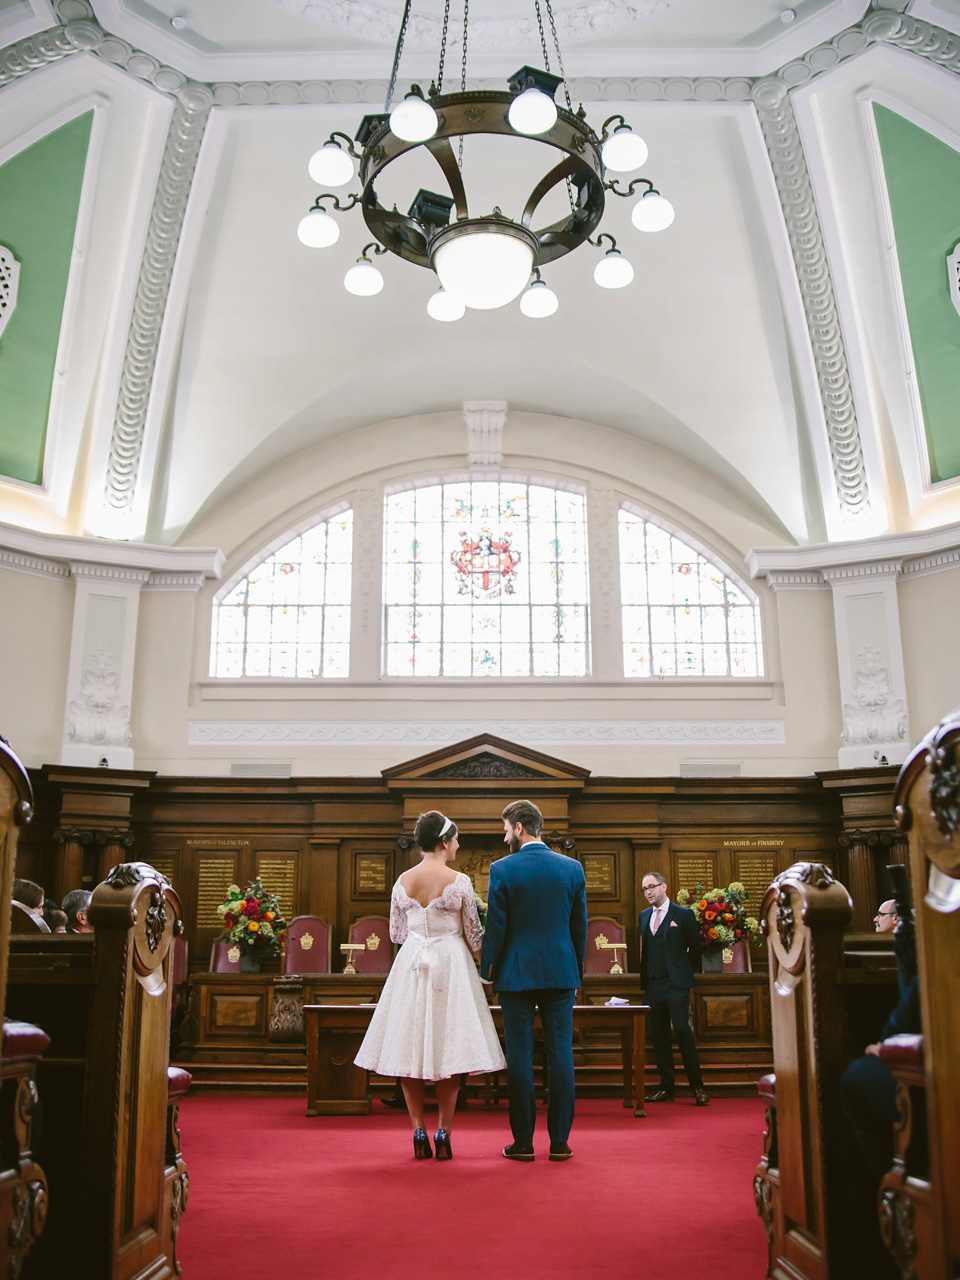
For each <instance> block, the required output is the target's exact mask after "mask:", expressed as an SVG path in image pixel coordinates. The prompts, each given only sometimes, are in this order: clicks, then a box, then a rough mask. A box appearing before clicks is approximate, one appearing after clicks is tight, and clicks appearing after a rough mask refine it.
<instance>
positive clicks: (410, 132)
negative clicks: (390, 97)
mask: <svg viewBox="0 0 960 1280" xmlns="http://www.w3.org/2000/svg"><path fill="white" fill-rule="evenodd" d="M437 123H438V121H437V113H436V112H435V111H434V109H433V107H431V105H430V103H429V102H426V101H425V100H424V99H423V98H422V97H421V95H420V94H419V93H415V92H414V91H413V90H412V89H411V91H410V92H409V93H408V94H407V96H406V97H405V98H404V100H403V101H402V102H398V103H397V105H396V106H395V107H394V108H393V110H392V111H391V112H390V131H391V132H392V133H393V134H394V136H395V137H397V138H400V139H401V141H403V142H426V140H427V138H432V137H433V135H434V134H435V133H436V132H437Z"/></svg>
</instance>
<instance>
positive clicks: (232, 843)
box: [187, 839, 250, 849]
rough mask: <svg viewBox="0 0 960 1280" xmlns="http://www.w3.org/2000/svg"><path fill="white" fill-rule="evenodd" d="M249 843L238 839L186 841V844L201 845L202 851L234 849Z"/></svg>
mask: <svg viewBox="0 0 960 1280" xmlns="http://www.w3.org/2000/svg"><path fill="white" fill-rule="evenodd" d="M249 843H250V841H249V840H239V839H238V840H213V839H210V840H188V841H187V844H199V845H202V846H203V847H204V849H213V848H218V849H219V848H222V847H223V846H226V847H227V848H228V849H235V848H236V847H237V845H240V844H249Z"/></svg>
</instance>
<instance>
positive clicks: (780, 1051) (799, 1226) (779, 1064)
mask: <svg viewBox="0 0 960 1280" xmlns="http://www.w3.org/2000/svg"><path fill="white" fill-rule="evenodd" d="M852 916H853V904H852V902H851V899H850V895H849V894H848V892H847V890H846V889H845V888H844V886H843V885H842V884H840V883H839V881H837V880H836V879H835V878H834V876H833V873H832V872H831V871H830V869H829V868H828V867H826V866H824V865H822V864H820V863H796V864H795V865H794V866H792V867H790V868H788V870H787V871H785V872H783V873H782V874H781V875H779V876H777V877H776V879H775V880H774V881H773V883H772V884H771V886H770V888H769V889H768V890H767V893H766V895H765V897H764V900H763V906H762V910H761V929H762V931H763V933H764V935H765V937H766V938H767V941H768V943H769V949H768V964H769V976H770V1000H771V1017H772V1026H773V1054H774V1064H775V1080H772V1079H770V1078H769V1077H766V1078H765V1079H764V1081H762V1082H761V1087H760V1092H761V1096H762V1097H763V1098H764V1101H765V1102H766V1105H767V1132H766V1135H765V1139H764V1154H763V1157H762V1159H761V1161H760V1163H759V1165H758V1166H757V1169H756V1172H755V1175H754V1200H755V1203H756V1206H757V1211H758V1213H759V1215H760V1218H761V1221H762V1222H763V1224H764V1227H765V1229H766V1232H767V1240H768V1251H769V1260H768V1268H767V1276H768V1277H769V1278H770V1280H788V1278H789V1280H860V1277H863V1280H868V1278H869V1280H875V1278H876V1277H882V1276H884V1275H887V1274H892V1273H891V1271H890V1263H889V1259H888V1258H887V1257H886V1255H885V1254H884V1252H883V1250H882V1246H881V1243H880V1238H879V1233H878V1231H877V1228H876V1225H875V1224H876V1218H875V1205H874V1203H873V1198H872V1192H871V1190H870V1187H869V1184H868V1183H866V1182H865V1180H864V1179H863V1177H862V1176H860V1170H859V1161H860V1154H859V1151H858V1150H857V1148H856V1145H855V1142H854V1140H853V1135H852V1133H851V1132H850V1130H849V1129H848V1127H847V1123H846V1120H845V1118H844V1115H843V1111H842V1106H841V1092H840V1081H841V1077H842V1075H843V1071H844V1068H845V1067H846V1065H847V1063H848V1061H849V1060H850V1058H851V1056H853V1054H855V1053H856V1052H857V1051H858V1050H859V1049H860V1048H862V1042H861V1044H860V1045H858V1046H855V1047H851V1040H850V1024H851V1022H854V1021H856V1019H854V1018H853V1017H851V1012H850V1011H851V1009H852V1008H853V1007H854V1006H855V1005H857V1004H862V1003H865V1002H866V1003H871V999H869V997H872V999H873V1000H875V999H876V993H877V991H881V992H882V991H883V990H886V992H887V998H888V1001H889V1004H890V1005H891V1007H892V1004H893V1001H894V999H895V995H894V991H895V971H893V970H892V969H888V971H887V972H886V973H885V974H884V973H883V972H879V973H872V972H869V971H868V972H866V973H864V971H863V970H859V969H856V968H853V969H849V968H847V967H845V964H844V939H843V934H844V930H845V929H846V928H847V927H848V925H849V924H850V922H851V920H852ZM873 979H879V980H878V981H874V980H873ZM845 980H846V981H845ZM865 995H866V996H867V997H868V999H867V1000H866V1001H865V1000H864V996H865ZM848 1006H849V1007H848ZM879 1026H880V1023H877V1024H876V1031H875V1034H874V1037H873V1038H876V1032H878V1031H879Z"/></svg>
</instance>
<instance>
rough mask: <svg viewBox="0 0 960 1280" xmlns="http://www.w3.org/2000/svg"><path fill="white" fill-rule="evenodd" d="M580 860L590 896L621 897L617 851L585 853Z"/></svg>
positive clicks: (594, 897)
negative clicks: (618, 881)
mask: <svg viewBox="0 0 960 1280" xmlns="http://www.w3.org/2000/svg"><path fill="white" fill-rule="evenodd" d="M580 860H581V862H582V863H583V874H584V876H585V877H586V881H587V897H588V898H593V899H596V898H619V896H620V890H619V886H618V884H617V855H616V854H615V853H584V854H582V855H581V859H580Z"/></svg>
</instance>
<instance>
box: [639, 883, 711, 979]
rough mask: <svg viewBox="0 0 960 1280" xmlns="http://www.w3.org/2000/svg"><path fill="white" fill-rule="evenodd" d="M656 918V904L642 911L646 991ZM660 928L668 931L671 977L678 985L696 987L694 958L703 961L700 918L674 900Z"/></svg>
mask: <svg viewBox="0 0 960 1280" xmlns="http://www.w3.org/2000/svg"><path fill="white" fill-rule="evenodd" d="M652 919H653V907H647V908H646V910H644V911H641V912H640V946H641V951H640V982H641V985H642V986H643V988H644V990H646V986H647V956H648V954H649V950H650V942H651V939H652V936H653V935H652V934H651V933H650V921H651V920H652ZM660 928H661V929H663V930H665V934H664V942H665V944H666V961H667V976H668V978H669V979H670V982H671V983H672V985H673V986H675V987H692V986H693V985H694V981H695V979H694V976H693V964H692V961H693V960H699V959H700V955H701V951H702V948H701V946H700V926H699V925H698V924H697V917H696V916H695V915H694V914H693V912H692V911H691V910H690V908H689V907H681V906H680V904H679V902H671V903H670V906H669V908H668V909H667V914H666V915H665V916H664V918H663V921H662V922H661V925H660ZM658 932H659V930H658Z"/></svg>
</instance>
